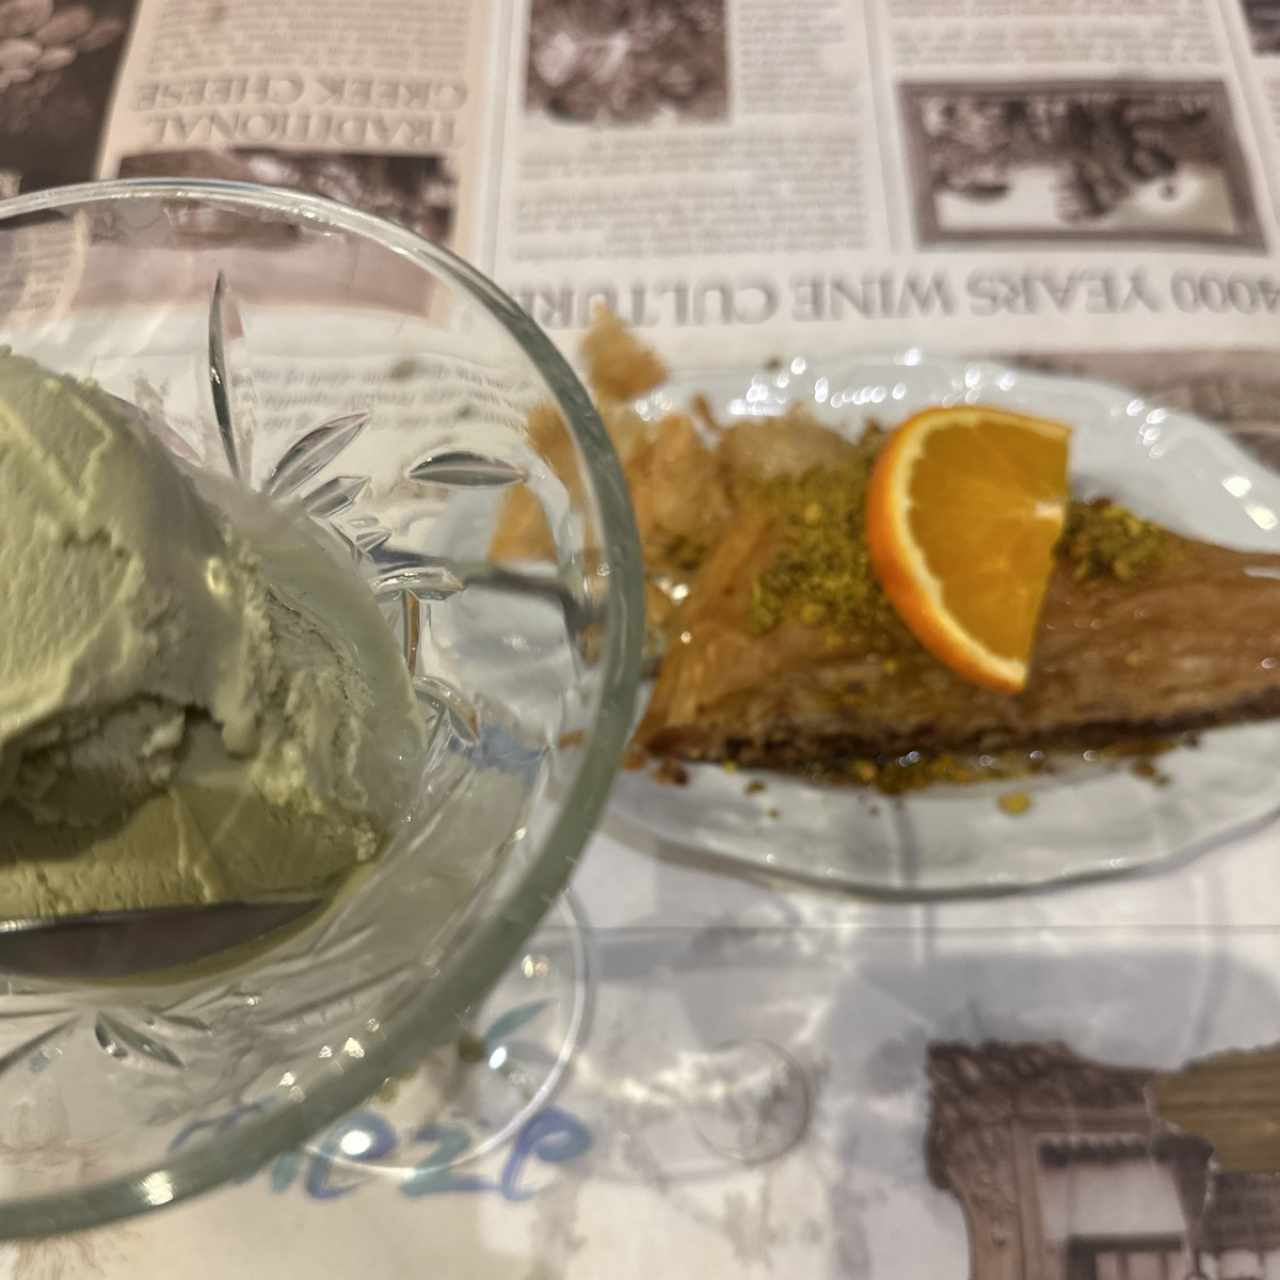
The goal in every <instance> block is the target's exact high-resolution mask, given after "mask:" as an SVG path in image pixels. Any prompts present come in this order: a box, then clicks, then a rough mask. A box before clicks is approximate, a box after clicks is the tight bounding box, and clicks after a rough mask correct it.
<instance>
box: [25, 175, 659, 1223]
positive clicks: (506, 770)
mask: <svg viewBox="0 0 1280 1280" xmlns="http://www.w3.org/2000/svg"><path fill="white" fill-rule="evenodd" d="M0 307H2V308H3V315H4V321H3V323H2V324H0V341H3V342H5V343H7V344H9V345H10V346H11V347H13V348H14V349H15V350H17V351H19V352H21V353H22V354H27V355H31V356H34V357H36V358H38V359H40V360H41V361H43V362H44V363H45V364H47V365H49V366H50V367H52V368H55V369H57V370H59V371H62V372H67V373H71V374H75V375H77V376H80V377H89V378H93V379H95V380H96V381H97V382H98V383H99V384H101V385H102V386H103V387H104V388H105V389H106V390H107V391H109V392H111V393H113V394H115V395H117V396H119V397H121V398H122V399H124V400H127V401H129V402H130V403H131V404H132V405H134V406H136V408H137V409H138V410H139V411H140V412H141V414H142V415H143V416H144V417H145V418H146V420H147V422H148V425H149V426H150V427H151V428H152V429H153V430H154V431H155V432H156V434H157V435H158V436H159V437H160V438H161V439H162V440H163V441H164V443H165V444H166V446H167V447H168V448H169V449H170V450H171V451H172V452H173V453H174V454H176V455H178V456H179V457H180V458H181V459H182V460H183V462H184V463H185V464H186V465H187V466H190V467H195V468H197V469H199V470H203V471H206V472H209V473H210V474H216V475H218V476H221V477H224V478H225V477H226V476H228V475H229V474H230V475H232V476H233V477H238V480H239V482H240V483H243V484H247V485H250V486H251V487H253V488H254V489H257V490H259V491H261V492H264V493H268V494H270V495H271V496H272V497H274V498H276V499H279V500H280V501H287V502H289V503H293V504H300V506H301V508H302V509H303V510H304V511H305V512H306V513H307V515H308V516H309V517H310V518H311V519H312V520H313V521H314V522H315V523H316V524H317V525H318V526H319V527H320V528H321V529H322V530H324V532H325V534H326V535H327V536H329V537H330V538H331V541H332V543H333V546H334V549H335V553H336V554H340V555H344V556H348V557H350V560H351V562H352V563H353V564H354V566H355V567H356V569H357V570H358V571H359V572H360V573H361V574H362V575H363V576H364V577H365V578H366V580H367V581H368V582H369V584H370V587H371V588H372V589H373V590H374V592H375V594H376V597H377V599H378V603H379V604H380V606H381V608H382V612H383V616H384V617H385V619H386V621H387V624H388V625H389V626H390V627H392V628H393V629H394V630H395V633H396V635H397V637H398V638H399V641H400V643H401V646H402V649H403V651H404V652H405V654H406V657H407V658H408V660H409V661H410V663H411V669H412V673H413V678H414V685H415V690H416V692H417V696H418V699H419V703H420V706H421V708H422V711H423V715H424V717H425V719H426V722H427V725H428V730H429V742H430V745H429V747H428V759H427V762H426V766H427V767H426V768H425V769H424V772H423V783H422V786H421V793H420V794H419V795H417V796H416V797H415V798H414V803H413V812H412V815H411V818H410V819H409V821H408V822H407V823H406V824H405V827H404V829H403V830H402V831H401V832H400V833H399V834H398V835H397V836H396V837H395V838H394V840H393V841H392V843H391V845H390V847H389V848H388V849H387V850H386V851H385V853H384V854H383V856H382V858H381V859H380V860H379V861H378V862H377V863H376V864H374V866H373V868H372V870H370V871H368V872H362V873H361V875H360V876H359V877H357V878H356V879H354V880H353V881H352V882H351V884H349V885H348V886H347V887H345V888H344V890H343V891H342V892H341V893H340V894H339V896H338V899H337V901H336V902H335V903H334V904H332V905H331V906H330V907H329V909H328V910H327V911H325V912H324V913H323V914H322V915H321V916H320V917H319V918H318V919H316V920H314V921H312V922H310V923H308V924H306V925H305V926H304V927H302V928H301V929H299V930H297V931H295V932H293V933H291V934H289V935H288V936H286V937H285V938H283V939H282V940H278V941H277V942H276V943H275V945H274V946H272V947H270V948H269V949H266V950H263V951H261V952H259V953H258V954H254V955H251V956H249V957H247V958H241V959H240V960H239V961H238V962H234V961H230V960H229V961H227V962H225V963H223V964H222V965H220V966H211V967H210V966H206V967H204V968H197V969H195V970H192V971H186V972H180V973H178V974H176V975H175V974H172V973H171V974H169V975H167V976H166V977H162V978H156V979H149V978H148V979H132V980H129V981H127V982H120V983H115V984H106V983H104V984H96V985H80V986H70V985H66V984H59V983H56V982H50V981H37V980H31V979H25V978H18V977H15V976H9V977H8V978H7V980H6V983H5V987H4V990H3V994H2V995H0V1064H2V1070H3V1075H4V1102H3V1104H2V1105H0V1150H2V1151H3V1154H4V1161H3V1171H2V1172H0V1235H4V1236H9V1237H14V1236H32V1235H43V1234H48V1233H52V1232H60V1231H67V1230H72V1229H75V1228H80V1227H86V1226H90V1225H93V1224H95V1223H100V1222H103V1221H105V1220H108V1219H112V1218H118V1217H121V1216H124V1215H128V1214H134V1213H140V1212H143V1211H146V1210H148V1209H151V1208H155V1207H158V1206H161V1205H166V1204H171V1203H175V1202H177V1201H180V1200H182V1199H184V1198H186V1197H187V1196H190V1195H192V1194H194V1193H196V1192H199V1191H203V1190H205V1189H207V1188H210V1187H213V1186H215V1185H217V1184H218V1183H220V1182H223V1181H225V1180H227V1179H230V1178H233V1177H236V1176H242V1175H246V1174H248V1173H249V1172H251V1171H252V1170H254V1169H255V1168H258V1167H260V1166H261V1165H262V1164H263V1163H264V1162H265V1161H267V1160H268V1159H269V1158H271V1157H272V1156H273V1155H275V1154H276V1153H278V1152H279V1151H281V1150H283V1149H285V1148H287V1147H290V1146H294V1145H297V1144H299V1143H300V1142H302V1141H304V1140H305V1139H306V1138H308V1137H309V1136H310V1135H311V1134H313V1133H315V1132H316V1131H318V1130H320V1129H321V1128H323V1127H324V1126H325V1125H327V1124H329V1123H330V1122H332V1121H333V1120H335V1119H336V1118H337V1117H339V1116H341V1115H342V1114H344V1113H345V1112H347V1111H348V1110H350V1109H351V1108H352V1107H353V1106H356V1105H357V1104H359V1103H360V1102H361V1101H362V1100H364V1099H365V1098H367V1097H368V1096H369V1095H371V1094H372V1093H373V1092H374V1091H376V1090H377V1089H378V1088H379V1087H380V1086H381V1085H383V1083H384V1082H385V1081H386V1080H387V1079H389V1078H392V1077H395V1076H397V1075H398V1074H402V1073H404V1072H405V1071H408V1070H411V1069H412V1068H413V1067H414V1065H415V1064H416V1063H417V1062H418V1061H419V1060H421V1059H422V1057H423V1055H424V1054H426V1053H427V1052H428V1051H429V1050H431V1049H432V1048H433V1047H435V1046H438V1045H440V1044H442V1043H445V1042H447V1041H450V1040H452V1039H454V1038H456V1037H457V1036H458V1033H459V1031H460V1030H461V1027H462V1024H463V1020H464V1019H465V1017H466V1015H467V1012H468V1010H469V1009H470V1008H471V1007H472V1006H474V1005H475V1003H476V1002H477V1001H478V1000H479V999H480V998H481V997H482V996H483V995H484V994H485V992H486V991H487V990H488V989H489V988H490V987H491V985H492V984H493V983H494V982H495V981H496V980H497V978H498V977H499V976H500V974H501V973H502V971H503V969H504V968H505V966H506V965H507V964H508V962H509V961H510V960H511V958H512V957H513V956H514V954H515V953H516V951H517V949H518V948H519V947H520V945H521V943H522V942H523V940H524V939H525V938H526V936H527V935H528V934H529V933H530V931H531V930H532V929H533V928H534V927H535V925H536V924H537V923H538V921H539V920H540V918H541V917H542V915H543V914H544V912H545V911H546V910H547V909H548V907H549V906H550V905H551V904H552V903H553V902H554V901H555V900H556V898H557V897H558V895H559V894H560V892H561V890H562V889H563V887H564V885H565V883H566V881H567V880H568V878H569V875H570V872H571V870H572V868H573V865H574V862H575V859H576V858H577V856H578V854H579V852H580V850H581V849H582V847H583V844H584V842H585V840H586V839H587V836H588V834H589V832H590V831H591V828H592V826H593V824H594V822H595V821H596V818H597V815H598V814H599V812H600V810H601V807H602V805H603V803H604V801H605V798H606V795H607V792H608V789H609V785H610V781H611V779H612V777H613V774H614V770H615V767H616V764H617V761H618V757H619V753H620V751H621V749H622V746H623V743H624V741H625V738H626V735H627V732H628V730H629V728H630V724H631V713H632V703H633V699H634V693H635V686H636V680H637V675H638V666H639V654H640V640H641V628H642V606H641V601H640V594H639V591H640V588H639V584H640V566H639V556H638V548H637V544H636V541H635V533H634V528H633V524H632V520H631V514H630V508H629V506H628V502H627V497H626V491H625V487H624V484H623V481H622V478H621V475H620V472H619V470H618V468H617V465H616V461H615V458H614V455H613V452H612V449H611V447H610V445H609V443H608V440H607V438H606V436H605V433H604V431H603V429H602V427H601V426H600V423H599V421H598V420H597V418H596V415H595V413H594V411H593V409H592V408H591V405H590V402H589V400H588V398H587V396H586V394H585V393H584V391H583V390H582V388H581V387H580V386H579V384H578V382H577V381H576V379H575V378H574V376H573V374H572V373H571V372H570V370H569V368H568V367H567V365H566V364H565V363H564V361H563V360H562V359H561V358H560V356H559V355H558V354H557V353H556V352H555V350H554V349H553V347H552V346H551V344H550V343H549V342H548V341H547V340H546V339H545V338H544V337H543V335H542V334H541V333H540V332H539V331H538V330H537V328H536V327H535V326H534V325H533V324H532V322H531V321H530V320H529V319H528V318H527V317H526V316H525V315H524V314H523V313H522V312H521V311H520V310H519V309H518V308H517V307H516V306H515V305H514V304H513V303H511V302H510V301H509V300H508V299H507V298H506V297H504V296H503V295H502V293H500V292H499V290H498V289H496V288H495V287H494V286H493V285H492V284H490V283H489V282H488V281H487V280H485V279H484V278H483V277H482V276H480V275H479V274H477V273H476V272H475V271H474V270H472V269H471V268H470V267H468V266H467V265H466V264H464V263H462V262H460V261H458V260H457V259H456V258H454V257H452V256H451V255H450V254H448V253H447V252H445V251H444V250H442V249H439V248H437V247H435V246H433V245H431V244H428V243H426V242H425V241H423V240H421V239H419V238H418V237H416V236H414V235H412V234H411V233H409V232H407V231H404V230H402V229H400V228H397V227H395V226H393V225H390V224H388V223H385V222H383V221H381V220H379V219H377V218H374V217H370V216H368V215H366V214H363V213H360V212H357V211H355V210H353V209H349V208H346V207H343V206H340V205H337V204H333V203H330V202H327V201H323V200H319V199H313V198H309V197H305V196H300V195H296V194H293V193H289V192H277V191H272V190H268V189H265V188H257V187H250V186H244V185H240V184H232V183H203V182H180V181H170V182H164V181H155V182H111V183H101V184H94V185H87V186H79V187H67V188H62V189H60V190H56V191H52V192H47V193H42V194H39V195H34V196H30V197H23V198H20V199H16V200H12V201H9V202H7V203H5V204H2V205H0ZM531 413H536V414H538V415H539V419H538V420H539V422H540V423H541V424H542V429H541V430H539V431H538V432H536V433H535V432H531V431H530V430H529V427H528V423H529V417H530V414H531ZM513 494H521V495H522V496H521V497H520V498H518V499H513V498H512V495H513ZM513 500H515V501H521V502H524V503H525V504H526V506H529V505H530V500H532V503H533V504H536V507H537V508H540V509H541V512H542V514H543V516H544V518H545V521H546V525H547V528H548V529H549V531H550V535H551V537H550V542H551V545H553V546H554V555H553V557H552V558H551V559H550V560H548V562H547V563H545V564H541V565H538V566H503V567H501V568H496V567H494V566H493V565H492V564H490V563H489V558H488V547H489V540H490V537H491V534H492V531H493V529H494V527H495V525H496V521H497V519H498V516H499V513H500V512H501V511H502V510H504V505H505V504H506V503H508V502H510V501H513ZM552 561H553V562H552Z"/></svg>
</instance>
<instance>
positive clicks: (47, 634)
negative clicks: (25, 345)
mask: <svg viewBox="0 0 1280 1280" xmlns="http://www.w3.org/2000/svg"><path fill="white" fill-rule="evenodd" d="M226 497H227V498H228V502H227V503H226V504H225V506H224V504H223V503H221V502H214V501H211V500H210V498H209V497H208V496H207V494H206V493H204V492H203V491H202V490H201V489H198V488H197V485H196V483H195V481H194V480H193V479H192V477H190V476H188V475H187V474H185V473H184V472H183V471H182V470H180V468H179V465H178V464H177V463H176V462H175V461H174V460H173V459H172V458H171V457H170V455H169V454H168V453H167V452H166V451H165V450H164V448H163V447H162V446H161V445H160V444H159V443H158V442H157V441H156V440H155V439H154V438H153V437H152V436H151V435H150V433H149V432H148V430H147V429H146V427H145V425H143V424H142V423H141V421H140V420H139V419H138V418H137V417H135V416H134V415H132V414H131V413H130V412H129V411H128V408H127V406H125V405H123V404H122V403H121V402H120V401H118V400H116V399H115V398H114V397H112V396H109V395H107V394H106V393H105V392H103V391H102V390H100V389H99V388H97V387H95V386H93V385H91V384H86V383H82V382H78V381H76V380H74V379H72V378H67V377H62V376H59V375H56V374H53V373H50V372H49V371H48V370H46V369H44V368H43V367H41V366H40V365H38V364H36V363H35V362H33V361H31V360H29V359H26V358H24V357H21V356H18V355H14V354H12V353H11V352H8V351H4V352H0V916H3V917H17V916H32V915H59V914H71V913H80V912H91V911H106V910H120V909H129V908H137V907H149V906H159V905H174V904H194V903H204V902H215V901H219V900H224V899H236V898H246V897H254V896H257V895H261V894H269V893H274V892H281V891H295V890H306V889H311V888H314V887H317V886H321V885H324V884H326V883H328V882H330V881H333V880H334V879H335V878H336V877H339V876H340V875H341V874H342V873H343V872H345V871H347V870H349V869H350V868H352V867H353V866H354V865H355V864H357V863H359V862H362V861H367V860H368V859H371V858H372V857H374V856H375V855H376V854H377V852H378V850H379V848H380V847H381V845H382V844H383V842H384V841H385V839H386V838H387V836H388V833H389V831H390V829H391V827H392V826H393V824H394V823H395V821H396V820H397V817H398V815H399V814H400V813H401V812H402V809H403V804H404V799H405V795H406V790H407V788H408V786H409V784H410V779H411V775H412V771H413V768H414V761H415V756H416V753H417V752H418V751H419V750H420V748H421V728H420V722H419V719H418V717H417V715H416V713H415V708H414V702H413V693H412V689H411V687H410V684H409V679H408V675H407V673H406V671H405V668H404V664H403V662H402V660H401V658H400V655H399V652H398V650H397V647H396V644H395V641H394V639H393V637H392V635H391V632H390V631H389V630H388V628H387V627H386V626H385V624H384V623H383V621H382V619H381V616H380V614H379V612H378V609H377V606H376V604H375V602H374V599H373V597H372V595H371V593H370V592H369V591H368V589H367V588H366V587H365V586H364V584H363V583H361V582H360V580H359V579H358V578H357V576H356V574H355V573H354V571H353V570H352V569H351V568H350V567H349V566H346V565H343V564H341V563H340V562H339V561H338V559H337V558H335V557H333V556H331V555H330V554H329V552H328V551H327V549H325V548H324V546H323V545H322V544H321V543H320V542H319V540H318V539H316V538H314V537H313V536H312V535H311V534H310V532H309V531H308V530H307V529H306V528H305V527H304V526H303V523H302V522H300V521H299V520H297V519H294V518H291V517H288V516H286V515H284V514H282V513H280V512H277V511H275V510H273V509H271V508H269V507H268V506H267V505H266V502H265V500H264V499H261V498H254V497H252V496H251V495H243V494H236V495H232V494H231V493H230V492H228V495H226ZM229 513H230V514H229ZM334 619H337V621H336V622H334V621H333V620H334Z"/></svg>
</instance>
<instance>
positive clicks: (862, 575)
mask: <svg viewBox="0 0 1280 1280" xmlns="http://www.w3.org/2000/svg"><path fill="white" fill-rule="evenodd" d="M882 441H883V436H882V435H881V433H880V432H878V431H876V430H869V431H868V432H867V433H866V434H865V435H864V436H863V438H862V441H861V442H860V446H859V449H858V454H857V456H856V457H853V458H851V459H850V460H849V461H848V462H846V463H844V464H843V465H841V466H838V467H832V468H829V469H820V468H819V469H814V470H812V471H808V472H806V473H805V474H804V475H801V476H779V477H778V478H776V479H774V480H770V481H769V482H768V483H766V484H764V485H763V486H761V489H760V493H759V500H760V502H761V503H762V504H763V505H764V507H765V509H766V510H769V511H770V512H772V513H773V514H774V515H775V516H776V517H777V519H778V520H779V522H780V527H781V538H780V545H779V547H778V551H777V554H776V555H775V556H774V559H773V563H772V564H771V565H770V566H769V568H768V569H766V570H765V571H764V572H763V573H762V574H760V576H759V577H758V578H757V579H756V581H755V583H754V584H753V585H752V592H751V617H750V622H751V629H752V630H753V631H754V632H755V634H756V635H763V634H764V633H765V632H768V631H772V630H773V628H774V627H776V626H778V624H779V623H781V622H783V621H785V620H787V619H793V620H795V621H798V622H800V623H801V624H803V625H804V626H806V627H824V628H828V629H831V630H833V631H836V632H843V631H853V630H856V631H859V632H863V633H865V634H868V635H870V636H881V635H882V636H885V637H886V638H889V637H892V638H893V639H895V640H900V639H901V638H902V637H903V635H904V634H905V633H904V628H903V625H902V623H901V622H900V621H899V620H898V616H897V614H896V613H895V612H894V610H893V606H892V605H891V604H890V603H889V601H888V598H887V597H886V596H885V594H884V592H883V591H882V590H881V589H880V584H879V583H878V582H877V581H876V579H875V575H874V574H873V572H872V569H871V556H870V553H869V552H868V550H867V539H866V530H865V522H866V510H865V506H866V492H867V480H868V478H869V476H870V473H871V465H872V463H873V461H874V460H875V456H876V453H877V451H878V450H879V448H880V445H881V443H882Z"/></svg>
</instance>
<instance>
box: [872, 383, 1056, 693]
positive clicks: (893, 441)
mask: <svg viewBox="0 0 1280 1280" xmlns="http://www.w3.org/2000/svg"><path fill="white" fill-rule="evenodd" d="M1070 437H1071V430H1070V428H1069V427H1064V426H1063V425H1062V424H1061V423H1057V422H1047V421H1044V420H1042V419H1040V418H1029V417H1025V416H1023V415H1022V414H1018V413H1007V412H1005V411H1004V410H1003V409H993V408H987V407H983V406H981V405H955V406H952V407H947V408H936V409H926V410H925V411H924V412H923V413H918V414H916V415H915V416H914V417H912V418H908V419H907V421H906V422H904V423H903V424H902V426H901V427H899V428H898V430H897V431H896V432H895V433H894V434H893V436H891V437H890V439H889V442H888V444H886V445H885V447H884V449H883V450H882V451H881V453H880V456H879V457H878V458H877V459H876V465H875V468H874V470H873V471H872V473H871V482H870V485H869V486H868V489H867V545H868V550H869V552H870V555H871V567H872V569H873V570H874V572H875V575H876V577H877V578H878V579H879V581H880V585H881V586H882V587H883V588H884V590H885V594H886V595H887V596H888V597H889V600H890V601H891V602H892V604H893V607H894V608H895V609H896V610H897V612H898V614H899V615H900V616H901V618H902V620H903V621H904V622H905V623H906V624H907V626H908V627H910V628H911V630H912V632H913V633H914V634H915V636H916V638H917V639H918V640H919V641H920V643H921V644H922V645H924V647H925V648H926V649H928V650H929V652H930V653H931V654H933V656H934V657H935V658H937V659H938V661H939V662H942V663H944V664H945V665H946V666H948V667H950V668H951V669H952V670H953V671H955V672H957V673H958V674H959V675H962V676H964V677H965V678H966V679H968V680H972V681H973V682H974V683H976V684H983V685H988V686H989V687H991V688H993V689H1002V690H1005V691H1007V692H1010V693H1016V692H1017V691H1018V690H1020V689H1022V688H1023V687H1024V686H1025V685H1026V682H1027V668H1028V666H1029V664H1030V661H1031V651H1032V647H1033V645H1034V643H1035V635H1036V624H1037V622H1038V620H1039V617H1040V607H1041V605H1042V604H1043V603H1044V594H1045V591H1046V589H1047V588H1048V585H1049V575H1050V574H1051V573H1052V572H1053V548H1054V544H1055V543H1056V542H1057V541H1058V538H1059V536H1060V535H1061V533H1062V524H1063V520H1064V519H1065V518H1066V509H1067V444H1068V441H1069V440H1070Z"/></svg>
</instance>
